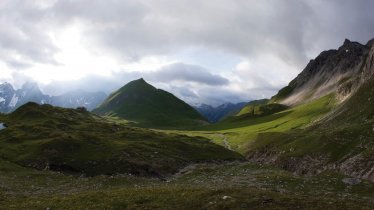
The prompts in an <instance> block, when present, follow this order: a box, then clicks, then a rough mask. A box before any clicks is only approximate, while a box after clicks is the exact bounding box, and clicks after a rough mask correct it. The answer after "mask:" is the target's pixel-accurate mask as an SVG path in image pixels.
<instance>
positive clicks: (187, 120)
mask: <svg viewBox="0 0 374 210" xmlns="http://www.w3.org/2000/svg"><path fill="white" fill-rule="evenodd" d="M93 112H95V113H97V114H100V115H108V116H113V117H119V118H123V119H126V120H132V121H136V122H137V123H139V124H140V125H141V126H145V127H159V128H160V127H189V126H196V125H199V124H200V123H201V122H202V121H205V119H204V118H203V117H202V116H201V115H200V114H199V113H198V112H197V111H196V110H195V109H193V108H192V107H191V106H189V105H188V104H186V103H185V102H184V101H182V100H180V99H178V98H177V97H175V96H174V95H172V94H171V93H168V92H166V91H163V90H160V89H156V88H155V87H153V86H151V85H149V84H148V83H146V82H145V81H144V80H143V79H139V80H135V81H132V82H130V83H128V84H127V85H125V86H124V87H122V88H121V89H119V90H118V91H116V92H114V93H112V94H111V95H110V96H109V97H108V99H107V100H106V101H104V102H103V104H102V105H100V106H99V107H98V108H97V109H95V110H94V111H93Z"/></svg>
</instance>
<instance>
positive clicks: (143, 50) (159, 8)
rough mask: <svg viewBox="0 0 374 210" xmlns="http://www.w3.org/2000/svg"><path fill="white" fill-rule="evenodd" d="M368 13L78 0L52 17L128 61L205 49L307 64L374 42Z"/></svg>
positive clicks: (250, 4) (312, 4)
mask: <svg viewBox="0 0 374 210" xmlns="http://www.w3.org/2000/svg"><path fill="white" fill-rule="evenodd" d="M87 5H90V6H89V7H87ZM371 8H374V1H370V0H358V1H353V0H339V1H338V0H336V1H322V0H309V1H299V0H283V1H279V0H266V1H247V0H233V1H224V0H218V1H217V0H206V1H189V0H180V1H166V0H154V1H142V0H136V1H135V0H134V1H112V0H108V1H105V2H103V1H97V0H94V1H92V0H82V1H79V2H78V3H77V2H76V1H58V3H56V4H55V5H54V7H53V8H51V11H52V12H53V13H54V14H55V17H56V18H57V19H61V20H76V21H81V22H83V23H84V24H86V26H87V27H86V28H85V30H86V33H87V35H89V36H88V37H87V38H88V39H90V40H91V42H93V43H95V44H97V45H99V46H100V47H101V48H103V49H106V50H109V51H113V52H116V53H117V54H120V55H121V56H123V57H127V58H135V59H136V58H141V57H142V56H145V55H152V54H160V53H161V54H170V53H174V52H175V51H178V50H183V49H184V48H185V47H188V46H203V47H206V48H209V49H212V50H218V49H220V50H221V49H224V50H225V51H228V52H231V53H234V54H237V55H240V56H247V57H250V56H252V55H254V54H258V53H268V52H270V53H274V54H276V55H277V56H279V57H282V58H283V59H284V60H285V61H287V62H289V63H293V64H295V65H304V64H305V62H306V60H307V59H309V58H308V55H307V54H308V52H309V51H313V52H312V53H314V50H315V51H318V52H319V51H321V50H324V49H326V48H332V47H337V46H338V45H339V44H340V43H341V42H342V40H344V38H346V37H347V38H350V39H353V40H357V41H361V42H366V41H367V40H368V39H370V38H372V37H373V36H374V26H373V20H374V15H373V12H372V11H371Z"/></svg>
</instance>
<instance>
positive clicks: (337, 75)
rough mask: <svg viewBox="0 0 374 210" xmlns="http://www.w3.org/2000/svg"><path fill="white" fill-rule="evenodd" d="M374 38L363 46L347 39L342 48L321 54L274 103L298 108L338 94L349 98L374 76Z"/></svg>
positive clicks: (340, 96)
mask: <svg viewBox="0 0 374 210" xmlns="http://www.w3.org/2000/svg"><path fill="white" fill-rule="evenodd" d="M373 46H374V39H372V40H370V41H368V42H367V44H365V45H363V44H360V43H358V42H351V41H350V40H348V39H346V40H345V41H344V43H343V45H342V46H340V47H339V48H338V49H333V50H327V51H323V52H321V53H320V54H319V55H318V56H317V57H316V58H315V59H312V60H311V61H310V62H309V63H308V64H307V66H306V67H305V68H304V70H303V71H302V72H301V73H300V74H299V75H298V76H297V77H296V78H295V79H293V80H292V81H291V82H290V83H289V84H288V85H287V86H286V87H284V88H282V89H281V90H279V92H278V93H277V94H276V95H274V96H273V97H272V98H271V102H277V103H282V104H285V105H291V106H292V105H297V104H301V103H305V102H308V101H311V100H313V99H317V98H320V97H321V96H323V95H327V94H329V93H332V92H337V94H338V98H339V100H340V101H344V100H345V99H347V98H348V97H349V96H350V95H351V94H352V93H353V92H355V90H357V89H358V88H359V87H360V86H361V85H362V84H363V83H364V82H365V81H367V80H368V78H370V76H371V75H372V74H373V73H374V70H373V68H372V65H373V59H374V47H373Z"/></svg>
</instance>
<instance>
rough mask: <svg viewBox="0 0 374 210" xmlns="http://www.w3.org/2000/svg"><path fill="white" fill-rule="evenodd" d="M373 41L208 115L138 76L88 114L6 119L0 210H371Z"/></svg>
mask: <svg viewBox="0 0 374 210" xmlns="http://www.w3.org/2000/svg"><path fill="white" fill-rule="evenodd" d="M373 43H374V42H373V41H369V42H368V43H367V44H366V45H363V44H360V43H357V42H351V41H349V40H346V41H345V42H344V44H343V45H342V46H341V47H340V48H339V49H337V50H329V51H324V52H322V53H321V54H320V55H319V56H317V58H316V59H314V60H311V61H310V62H309V64H308V65H307V66H306V67H305V69H304V70H303V71H302V72H301V73H300V74H299V75H298V76H297V77H296V78H295V79H294V80H292V81H291V82H290V83H289V85H288V86H286V87H285V88H283V89H281V90H279V92H278V93H277V94H276V95H274V96H273V97H272V98H271V99H269V100H267V99H265V100H264V99H263V100H257V101H252V102H248V103H246V104H239V105H231V107H232V110H231V111H227V110H225V111H224V112H223V111H222V109H221V108H222V107H221V108H220V111H219V112H217V113H218V114H219V115H216V114H217V113H215V114H214V115H210V117H209V118H210V119H206V118H205V117H204V116H202V115H201V113H199V112H198V111H197V110H195V109H194V108H192V107H191V106H190V105H188V104H187V103H185V102H184V101H182V100H181V99H179V98H177V97H176V96H174V95H173V94H171V93H169V92H167V91H164V90H161V89H157V88H155V87H154V86H152V85H150V84H149V83H147V82H146V81H145V80H144V79H142V78H141V79H137V80H134V81H132V82H130V83H128V84H126V85H124V86H123V87H122V88H120V89H119V90H116V91H114V92H113V93H112V94H111V95H110V96H109V97H108V98H107V99H106V100H104V102H102V103H101V104H100V105H98V107H96V108H95V109H93V111H92V112H90V111H88V110H87V109H86V108H84V107H77V108H74V109H73V108H61V107H58V106H52V105H49V104H41V103H39V104H38V103H35V102H28V103H25V104H23V105H21V106H19V107H18V108H17V109H15V110H14V111H12V112H10V113H3V114H0V122H1V125H2V126H3V127H2V129H1V128H0V129H1V130H0V208H3V209H157V208H160V209H372V207H373V206H374V183H373V181H374V159H373V157H374V109H373V107H374V104H373V103H374V76H373V75H374V63H373V61H374V59H373V58H374V46H373ZM227 106H229V105H227ZM237 106H239V107H241V108H240V110H239V109H238V108H237ZM200 111H201V110H200ZM222 113H224V114H222ZM229 113H230V114H229ZM217 116H219V118H220V119H221V120H220V121H219V122H217V123H209V122H208V121H212V120H217V119H218V118H217Z"/></svg>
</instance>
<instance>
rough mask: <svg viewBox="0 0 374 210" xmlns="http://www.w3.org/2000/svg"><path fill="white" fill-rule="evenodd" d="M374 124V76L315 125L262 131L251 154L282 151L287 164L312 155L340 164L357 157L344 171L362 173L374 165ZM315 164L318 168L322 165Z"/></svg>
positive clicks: (281, 156) (328, 162) (323, 163)
mask: <svg viewBox="0 0 374 210" xmlns="http://www.w3.org/2000/svg"><path fill="white" fill-rule="evenodd" d="M373 125H374V79H371V80H370V81H369V82H367V83H366V84H364V85H363V86H362V87H361V88H360V89H359V90H358V91H357V92H356V93H355V94H354V95H353V96H352V97H351V98H350V99H348V101H346V102H345V103H343V104H341V105H340V106H339V107H338V108H337V109H336V110H334V112H333V113H331V114H330V115H329V116H328V117H326V118H325V119H323V120H322V121H321V122H319V123H318V124H316V125H315V126H311V127H309V128H306V129H297V130H293V131H288V132H284V131H283V132H282V131H277V132H269V133H264V134H262V135H261V136H260V137H259V138H258V139H257V140H256V141H255V142H253V144H251V146H250V153H249V155H253V153H254V152H261V151H262V153H269V151H272V152H271V153H272V154H280V156H279V159H284V160H285V162H283V163H282V161H281V162H280V164H288V165H290V163H287V160H290V159H292V158H293V159H294V160H296V161H297V158H301V157H305V156H309V157H312V158H315V159H321V160H320V161H321V163H320V164H322V165H324V166H326V165H327V164H331V163H337V164H338V165H339V164H340V163H342V162H344V161H345V160H348V159H349V158H352V157H356V161H355V162H351V163H350V164H349V165H348V168H345V169H342V170H343V171H344V170H345V171H346V172H347V173H348V174H356V175H359V176H362V175H363V174H365V173H368V172H369V170H370V168H372V167H373V164H371V163H372V161H373V157H374V127H373ZM293 164H295V163H293ZM286 167H289V166H286ZM291 167H292V166H291ZM306 167H309V168H311V166H306ZM316 167H317V169H318V167H321V166H320V165H317V166H316ZM295 168H296V167H295ZM366 178H368V177H366ZM369 178H370V177H369ZM371 179H374V177H371Z"/></svg>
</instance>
